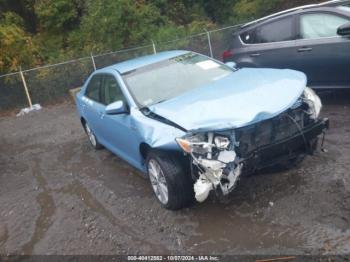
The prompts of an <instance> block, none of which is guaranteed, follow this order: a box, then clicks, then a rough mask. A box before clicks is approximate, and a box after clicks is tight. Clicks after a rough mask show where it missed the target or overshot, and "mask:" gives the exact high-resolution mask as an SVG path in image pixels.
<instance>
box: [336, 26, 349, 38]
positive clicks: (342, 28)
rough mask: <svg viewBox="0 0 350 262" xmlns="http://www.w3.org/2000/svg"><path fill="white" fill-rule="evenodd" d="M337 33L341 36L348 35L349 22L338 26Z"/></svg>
mask: <svg viewBox="0 0 350 262" xmlns="http://www.w3.org/2000/svg"><path fill="white" fill-rule="evenodd" d="M337 34H338V35H341V36H350V23H347V24H344V25H342V26H339V27H338V30H337Z"/></svg>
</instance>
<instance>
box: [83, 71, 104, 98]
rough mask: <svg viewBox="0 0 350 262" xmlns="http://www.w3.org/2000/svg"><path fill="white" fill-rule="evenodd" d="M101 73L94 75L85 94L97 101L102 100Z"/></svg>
mask: <svg viewBox="0 0 350 262" xmlns="http://www.w3.org/2000/svg"><path fill="white" fill-rule="evenodd" d="M101 80H102V77H101V75H94V76H93V77H92V78H91V79H90V82H89V84H88V86H87V88H86V93H85V95H86V96H87V97H88V98H90V99H92V100H94V101H97V102H100V86H101Z"/></svg>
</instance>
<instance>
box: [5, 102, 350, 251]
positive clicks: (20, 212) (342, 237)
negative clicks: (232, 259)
mask: <svg viewBox="0 0 350 262" xmlns="http://www.w3.org/2000/svg"><path fill="white" fill-rule="evenodd" d="M327 100H329V101H328V102H327V103H326V105H325V107H324V110H323V115H324V116H327V117H329V118H330V120H331V129H330V131H329V133H328V135H327V137H326V141H325V145H326V148H327V149H328V152H327V153H321V152H318V153H317V154H316V155H314V156H312V157H308V158H307V159H306V160H305V161H304V162H303V163H302V164H301V165H300V166H298V167H296V168H294V169H292V170H289V171H287V172H286V171H284V172H273V173H265V174H257V175H254V176H251V177H247V178H243V179H241V181H240V182H239V185H238V187H237V189H236V190H235V191H234V192H233V193H232V194H231V195H230V197H229V198H228V200H227V201H226V202H225V203H219V202H218V201H216V200H215V199H209V200H208V201H206V202H205V203H204V204H196V205H195V206H193V207H192V208H189V209H184V210H181V211H177V212H172V211H167V210H164V209H162V208H161V207H160V205H159V204H158V203H157V201H156V199H155V197H154V196H153V192H152V190H151V187H150V185H149V181H148V180H147V179H145V178H143V177H142V176H141V175H140V173H139V172H138V171H137V170H135V169H134V168H132V167H130V166H129V165H128V164H127V163H125V162H123V161H122V160H120V159H119V158H118V157H116V156H114V155H113V154H112V153H110V152H108V151H107V150H101V151H94V150H93V149H92V148H91V147H90V145H89V143H88V140H87V138H86V137H85V133H84V132H83V129H82V128H81V126H80V122H79V119H78V116H77V113H76V111H75V106H74V104H72V103H70V102H65V103H62V104H59V105H55V106H51V107H45V108H44V109H43V110H41V111H38V112H33V113H31V114H29V115H26V116H23V117H16V116H14V115H7V116H2V117H0V134H1V135H0V170H1V172H0V207H1V209H0V254H75V255H76V254H131V253H132V254H179V253H186V254H203V253H204V254H208V253H212V254H260V255H279V254H349V253H350V227H349V225H350V171H349V168H350V142H349V141H350V117H349V115H350V102H349V101H350V99H349V98H346V99H334V98H332V97H327Z"/></svg>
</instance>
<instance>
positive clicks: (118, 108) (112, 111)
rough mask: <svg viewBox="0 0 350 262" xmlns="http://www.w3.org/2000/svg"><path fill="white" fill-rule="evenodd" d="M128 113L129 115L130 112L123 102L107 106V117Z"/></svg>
mask: <svg viewBox="0 0 350 262" xmlns="http://www.w3.org/2000/svg"><path fill="white" fill-rule="evenodd" d="M126 113H128V110H127V109H126V107H125V104H124V102H123V101H121V100H120V101H116V102H113V103H112V104H109V105H108V106H106V114H107V115H120V114H126Z"/></svg>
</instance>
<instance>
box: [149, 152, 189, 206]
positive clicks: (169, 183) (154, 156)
mask: <svg viewBox="0 0 350 262" xmlns="http://www.w3.org/2000/svg"><path fill="white" fill-rule="evenodd" d="M146 165H147V170H148V175H149V178H150V182H151V186H152V189H153V192H154V193H155V195H156V197H157V199H158V201H159V202H160V204H161V205H162V206H163V207H164V208H166V209H169V210H177V209H181V208H184V207H188V206H190V205H191V204H192V203H193V202H194V190H193V181H192V179H191V176H190V174H188V173H187V172H185V169H184V167H183V164H182V163H181V162H180V161H179V160H178V159H176V158H175V156H174V155H171V154H168V153H164V152H159V151H150V152H149V153H148V155H147V158H146ZM157 173H158V176H157Z"/></svg>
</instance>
